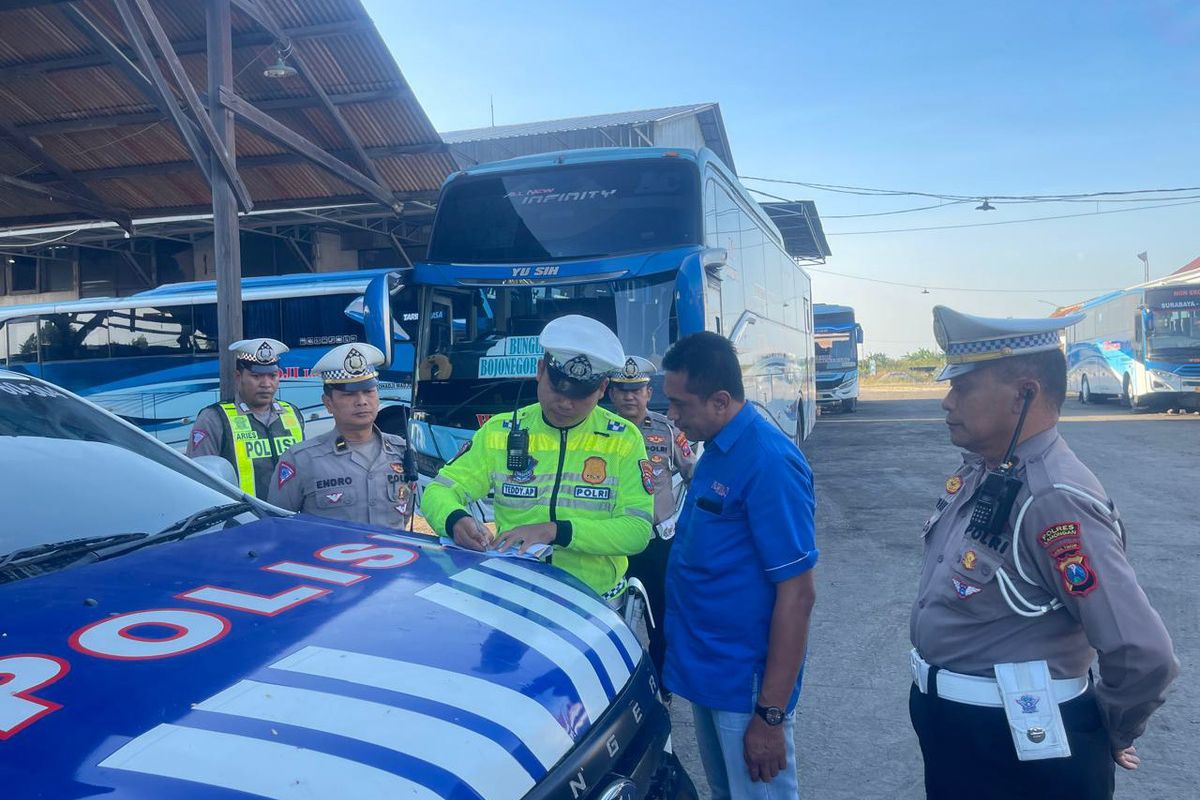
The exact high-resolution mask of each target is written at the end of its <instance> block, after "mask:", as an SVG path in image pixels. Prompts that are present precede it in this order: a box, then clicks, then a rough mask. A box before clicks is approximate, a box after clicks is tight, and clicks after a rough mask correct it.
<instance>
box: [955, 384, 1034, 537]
mask: <svg viewBox="0 0 1200 800" xmlns="http://www.w3.org/2000/svg"><path fill="white" fill-rule="evenodd" d="M1033 397H1034V392H1033V390H1032V389H1026V390H1025V391H1024V392H1023V398H1024V405H1022V406H1021V416H1020V418H1019V419H1018V420H1017V427H1016V429H1015V430H1013V435H1012V440H1011V441H1010V442H1009V444H1008V451H1007V452H1005V454H1004V460H1003V461H1001V462H1000V465H999V466H997V467H996V468H995V469H992V470H988V474H987V477H985V478H984V479H983V484H982V485H981V486H980V487H979V489H978V491H976V492H975V498H974V506H973V507H972V509H971V521H970V523H969V524H968V525H967V531H968V532H969V533H972V534H975V535H976V538H982V537H983V536H988V537H998V536H1000V535H1001V534H1002V533H1003V532H1004V525H1005V523H1007V522H1008V516H1009V514H1010V513H1011V512H1012V507H1013V503H1014V502H1015V501H1016V499H1017V494H1018V493H1019V492H1020V491H1021V486H1022V485H1023V484H1022V482H1021V481H1020V480H1018V479H1017V478H1016V477H1014V476H1013V474H1012V471H1013V468H1014V467H1015V466H1016V464H1015V463H1014V462H1013V452H1014V451H1015V450H1016V449H1017V441H1018V440H1019V439H1020V437H1021V429H1022V428H1023V427H1024V426H1025V415H1026V414H1028V413H1029V404H1030V403H1031V402H1033Z"/></svg>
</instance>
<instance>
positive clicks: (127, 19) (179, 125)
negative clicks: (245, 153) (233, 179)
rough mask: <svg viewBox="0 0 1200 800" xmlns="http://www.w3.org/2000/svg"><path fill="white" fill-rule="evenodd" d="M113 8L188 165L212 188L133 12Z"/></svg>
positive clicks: (121, 1) (117, 0)
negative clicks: (187, 155) (189, 158)
mask: <svg viewBox="0 0 1200 800" xmlns="http://www.w3.org/2000/svg"><path fill="white" fill-rule="evenodd" d="M113 5H114V6H116V9H117V13H118V14H120V16H121V22H122V23H123V24H124V25H125V32H126V33H127V34H128V35H129V41H130V42H131V43H132V44H133V47H134V50H136V51H137V56H138V60H139V61H141V62H142V66H143V67H144V68H145V70H146V73H147V74H148V76H149V78H150V81H151V83H153V84H154V94H155V97H156V98H157V105H158V106H159V108H161V109H162V110H163V111H164V112H166V113H167V114H169V115H170V116H171V119H172V120H173V121H174V122H175V128H176V130H178V131H179V136H180V138H182V139H183V143H184V145H186V146H187V149H188V152H189V153H191V155H192V161H194V162H195V164H196V166H197V167H198V168H199V170H200V172H201V173H203V175H204V179H205V180H206V181H207V182H208V183H209V185H211V184H212V170H210V169H209V164H208V153H207V152H206V151H205V150H204V148H203V147H201V146H200V140H199V139H198V138H197V137H196V133H195V131H193V130H192V122H191V120H189V119H188V118H187V116H186V115H185V114H184V113H183V110H182V109H180V108H179V103H178V102H176V100H175V93H174V92H173V91H171V87H170V85H168V84H167V79H166V78H165V77H163V74H162V70H161V69H159V68H158V62H157V61H155V60H154V54H153V53H152V52H150V44H149V43H148V42H147V41H146V36H145V34H143V33H142V28H141V26H140V25H138V21H137V17H135V16H134V14H133V9H132V8H131V7H130V5H129V0H113Z"/></svg>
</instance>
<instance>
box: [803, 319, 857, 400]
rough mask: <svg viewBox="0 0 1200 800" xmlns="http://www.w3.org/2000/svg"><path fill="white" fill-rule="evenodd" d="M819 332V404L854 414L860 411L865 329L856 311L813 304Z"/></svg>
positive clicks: (815, 324)
mask: <svg viewBox="0 0 1200 800" xmlns="http://www.w3.org/2000/svg"><path fill="white" fill-rule="evenodd" d="M813 330H815V331H816V333H815V339H816V352H817V402H818V403H820V404H821V406H822V408H830V409H832V408H838V409H841V410H842V411H845V412H847V413H853V412H854V411H855V410H856V409H857V408H858V346H859V345H860V344H862V326H861V325H859V324H858V323H857V322H855V321H854V309H853V308H851V307H850V306H836V305H831V304H829V303H816V304H814V305H813Z"/></svg>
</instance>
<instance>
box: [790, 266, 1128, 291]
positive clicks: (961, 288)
mask: <svg viewBox="0 0 1200 800" xmlns="http://www.w3.org/2000/svg"><path fill="white" fill-rule="evenodd" d="M809 269H810V270H811V271H812V272H815V273H817V274H818V275H835V276H837V277H839V278H852V279H853V280H856V281H867V282H869V283H882V284H886V285H888V286H902V287H904V288H906V289H933V290H935V291H939V292H984V293H998V294H1034V293H1037V294H1044V293H1047V292H1071V293H1072V294H1079V295H1087V296H1089V297H1090V296H1095V295H1099V294H1103V293H1104V292H1109V291H1113V290H1112V289H1071V288H1060V287H1054V288H1045V287H1043V288H1041V289H978V288H967V287H964V286H930V285H928V284H925V283H903V282H901V281H889V280H885V279H883V278H868V277H867V276H865V275H850V274H849V273H846V272H834V271H833V270H829V269H817V268H815V267H810V268H809Z"/></svg>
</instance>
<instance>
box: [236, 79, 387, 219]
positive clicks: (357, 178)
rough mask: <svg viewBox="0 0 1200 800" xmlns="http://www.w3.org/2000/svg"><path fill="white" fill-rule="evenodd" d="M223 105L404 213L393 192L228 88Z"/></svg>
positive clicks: (291, 147) (264, 131) (239, 117)
mask: <svg viewBox="0 0 1200 800" xmlns="http://www.w3.org/2000/svg"><path fill="white" fill-rule="evenodd" d="M221 105H223V106H225V107H226V108H228V109H230V110H231V111H233V113H234V114H235V115H236V116H237V118H238V119H239V120H241V121H242V122H244V123H245V124H247V125H249V126H250V127H252V128H254V129H255V130H257V131H258V132H259V133H261V134H263V135H264V136H267V137H268V138H271V139H273V140H275V141H276V142H279V143H280V144H282V145H283V146H285V147H287V148H288V149H290V150H292V151H294V152H296V153H299V154H300V155H302V156H304V157H305V158H306V159H308V160H309V161H311V162H313V163H314V164H316V165H318V166H320V167H323V168H325V169H327V170H329V172H330V173H332V174H333V175H335V176H337V177H338V178H341V179H342V180H344V181H345V182H346V183H348V184H350V185H351V186H353V187H354V188H356V189H358V190H360V191H362V192H363V193H365V194H367V195H370V196H371V198H372V199H374V200H376V201H378V202H379V203H382V204H383V205H385V206H387V207H388V208H390V209H392V211H394V212H396V214H400V213H402V212H403V211H404V204H403V203H402V202H400V201H399V200H397V199H396V197H395V195H394V194H393V193H392V191H391V190H390V189H388V188H387V187H385V186H381V185H380V184H378V183H376V182H375V181H373V180H371V179H370V178H368V177H367V176H366V175H363V174H362V173H361V172H359V171H358V170H356V169H355V168H354V167H352V166H350V165H349V164H347V163H346V162H345V161H340V160H339V159H337V158H334V157H333V156H332V155H330V154H329V153H327V152H326V151H325V150H322V149H321V148H320V147H318V146H317V145H315V144H313V143H312V142H311V141H309V140H308V139H305V138H304V137H303V136H301V135H300V134H298V133H296V132H295V131H294V130H292V129H291V128H289V127H287V126H286V125H284V124H283V123H281V122H279V121H278V120H277V119H275V118H274V117H272V116H270V115H269V114H266V113H265V112H262V111H259V110H258V109H257V108H255V107H254V106H253V105H252V104H250V103H249V102H247V101H246V100H244V99H243V98H241V97H239V96H238V95H237V94H234V93H233V92H232V91H229V90H226V89H225V88H222V89H221Z"/></svg>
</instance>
